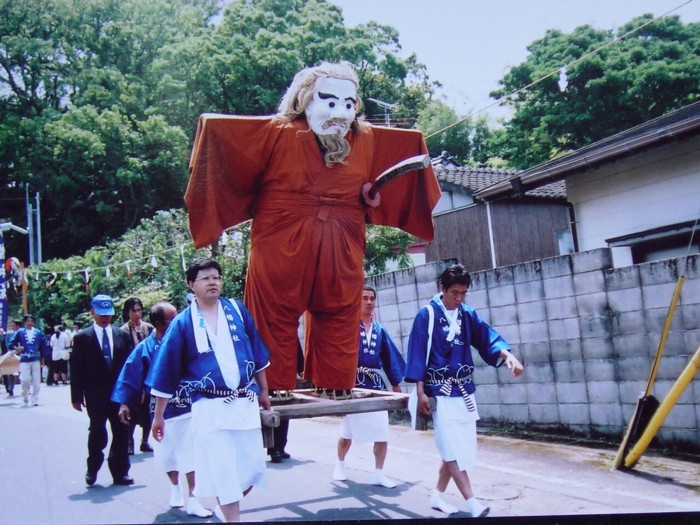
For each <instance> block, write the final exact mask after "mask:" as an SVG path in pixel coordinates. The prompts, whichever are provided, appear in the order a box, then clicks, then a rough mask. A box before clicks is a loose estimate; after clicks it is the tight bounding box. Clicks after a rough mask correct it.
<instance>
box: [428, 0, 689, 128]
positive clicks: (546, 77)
mask: <svg viewBox="0 0 700 525" xmlns="http://www.w3.org/2000/svg"><path fill="white" fill-rule="evenodd" d="M692 1H693V0H687V1H686V2H683V3H682V4H680V5H678V6H676V7H674V8H673V9H671V10H669V11H667V12H666V13H664V14H662V15H660V16H657V17H656V18H654V19H653V20H650V21H648V22H646V23H644V24H642V25H640V26H639V27H637V28H635V29H632V30H631V31H628V32H627V33H625V34H624V35H622V36H618V37H615V38H613V39H612V40H610V41H609V42H606V43H605V44H603V45H601V46H600V47H598V48H596V49H594V50H593V51H589V52H588V53H586V54H585V55H582V56H580V57H579V58H577V59H576V60H574V61H573V62H570V63H569V64H566V67H571V66H573V65H575V64H578V63H579V62H581V61H583V60H585V59H587V58H588V57H591V56H593V55H595V54H597V53H598V52H599V51H601V50H603V49H605V48H606V47H609V46H611V45H612V44H614V43H616V42H619V41H621V40H622V39H624V38H626V37H628V36H630V35H632V34H634V33H636V32H637V31H639V30H640V29H643V28H645V27H646V26H648V25H649V24H653V23H654V22H658V21H659V20H661V19H662V18H664V17H666V16H668V15H670V14H671V13H673V12H674V11H677V10H678V9H680V8H681V7H683V6H686V5H688V4H690V3H691V2H692ZM561 69H562V68H561V67H558V68H557V69H555V70H553V71H551V72H550V73H548V74H546V75H545V76H543V77H541V78H538V79H537V80H535V81H534V82H531V83H530V84H528V85H527V86H524V87H521V88H520V89H517V90H515V91H513V92H512V93H509V94H508V95H505V96H503V97H501V98H499V99H498V100H496V101H495V102H492V103H491V104H488V105H487V106H484V107H483V108H481V109H480V110H478V111H472V112H470V113H469V114H468V115H467V116H466V117H464V118H462V119H460V120H458V121H457V122H454V123H452V124H450V125H449V126H445V127H444V128H442V129H439V130H437V131H435V132H433V133H431V134H430V135H427V136H426V137H425V140H428V139H429V138H431V137H434V136H435V135H437V134H438V133H442V132H443V131H447V130H448V129H451V128H453V127H455V126H457V125H459V124H461V123H462V122H464V121H465V120H469V119H470V118H472V117H473V116H475V115H478V114H479V113H482V112H484V111H486V110H487V109H489V108H492V107H493V106H496V105H499V104H501V103H502V102H503V101H504V100H508V99H509V98H511V97H513V96H514V95H517V94H518V93H522V92H523V91H526V90H528V89H530V88H531V87H532V86H536V85H537V84H539V83H540V82H542V81H544V80H546V79H548V78H549V77H551V76H553V75H559V72H560V71H561Z"/></svg>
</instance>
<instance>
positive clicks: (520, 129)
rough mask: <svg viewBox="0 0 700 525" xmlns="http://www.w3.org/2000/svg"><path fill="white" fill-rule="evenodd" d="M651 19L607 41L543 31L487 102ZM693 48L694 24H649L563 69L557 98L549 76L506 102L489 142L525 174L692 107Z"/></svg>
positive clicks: (696, 82)
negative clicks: (500, 128)
mask: <svg viewBox="0 0 700 525" xmlns="http://www.w3.org/2000/svg"><path fill="white" fill-rule="evenodd" d="M651 20H653V19H652V17H651V15H644V16H641V17H638V18H635V19H633V20H631V21H630V22H628V23H627V24H625V25H624V26H622V27H621V28H619V30H618V31H617V32H616V33H615V34H613V33H612V32H611V31H601V30H597V29H594V28H592V27H590V26H581V27H578V28H576V29H575V30H574V31H573V33H571V34H568V35H566V34H563V33H561V32H560V31H557V30H550V31H547V33H546V35H545V36H544V38H542V39H540V40H537V41H535V42H533V43H532V44H531V45H530V46H529V47H528V50H529V51H530V55H529V56H528V58H527V60H526V61H525V62H523V63H522V64H520V65H517V66H515V67H513V68H512V69H511V70H510V71H509V72H508V73H507V74H506V76H505V77H504V78H503V79H502V80H501V82H500V83H501V85H502V86H503V88H502V89H500V90H498V91H495V92H494V93H492V94H491V95H492V96H493V97H496V98H499V97H502V96H504V95H506V94H509V93H513V92H515V91H517V90H519V89H521V88H523V87H525V86H528V85H530V84H531V83H533V82H534V81H536V80H538V79H540V78H542V77H545V76H546V75H549V74H551V73H552V72H556V71H558V70H559V68H561V67H562V66H564V65H566V64H573V62H574V61H576V60H578V59H580V58H581V57H584V56H585V55H586V54H588V53H590V52H592V51H593V50H596V49H598V48H600V47H601V46H603V45H604V44H607V43H610V42H611V41H612V40H613V39H614V38H615V37H621V36H622V35H625V34H626V33H628V32H630V31H632V30H633V29H636V28H639V27H640V26H642V25H643V24H645V23H647V22H650V21H651ZM699 44H700V24H699V23H691V24H687V25H684V24H683V23H682V22H681V21H680V19H679V18H678V17H677V16H670V17H666V18H663V19H661V20H659V21H656V22H653V23H651V24H649V25H647V26H646V27H644V28H643V29H641V30H640V31H638V32H636V33H634V34H632V35H630V36H628V37H626V38H624V39H622V40H619V41H617V42H614V43H612V44H611V45H608V46H607V47H605V48H603V49H601V50H600V51H598V52H597V53H595V54H593V55H591V56H590V57H588V58H585V59H583V60H581V61H580V62H577V63H576V64H574V65H572V66H570V67H568V68H567V75H568V87H567V88H566V90H565V91H564V92H561V91H560V90H559V87H558V85H557V79H558V75H556V74H555V75H552V76H549V77H548V78H547V79H545V80H544V81H543V82H540V83H538V84H536V85H534V86H532V87H530V88H529V89H526V90H524V91H521V92H520V93H518V94H517V95H516V96H514V97H512V98H511V99H509V100H508V101H507V102H506V103H507V104H508V105H510V106H512V107H513V109H514V110H515V114H514V116H513V118H512V119H511V120H509V121H508V122H507V123H506V124H505V130H504V133H503V134H500V135H497V136H495V137H494V138H493V143H494V144H497V145H498V147H500V148H501V156H503V157H504V158H507V159H509V162H510V163H511V164H512V165H513V166H514V167H518V168H528V167H531V166H533V165H535V164H538V163H541V162H544V161H547V160H549V159H551V158H553V157H555V156H557V155H559V154H563V153H567V152H569V151H571V150H574V149H578V148H580V147H583V146H585V145H588V144H590V143H592V142H595V141H597V140H600V139H602V138H605V137H607V136H610V135H613V134H614V133H616V132H619V131H622V130H625V129H628V128H630V127H633V126H635V125H637V124H641V123H642V122H645V121H647V120H650V119H652V118H655V117H658V116H660V115H663V114H664V113H667V112H668V111H670V110H673V109H677V108H680V107H682V106H685V105H687V104H689V103H691V102H694V101H695V100H697V99H698V96H699V95H700V57H698V53H697V50H698V46H699Z"/></svg>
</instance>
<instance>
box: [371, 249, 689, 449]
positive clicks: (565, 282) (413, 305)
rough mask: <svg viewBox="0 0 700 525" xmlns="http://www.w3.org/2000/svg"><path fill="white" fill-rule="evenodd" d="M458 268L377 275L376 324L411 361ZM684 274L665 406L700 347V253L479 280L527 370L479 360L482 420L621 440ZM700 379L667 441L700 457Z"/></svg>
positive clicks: (663, 381)
mask: <svg viewBox="0 0 700 525" xmlns="http://www.w3.org/2000/svg"><path fill="white" fill-rule="evenodd" d="M451 263H452V261H443V262H438V263H430V264H426V265H422V266H419V267H415V268H411V269H408V270H400V271H396V272H391V273H387V274H383V275H380V276H376V277H373V278H371V279H370V282H371V284H373V285H374V286H375V287H376V288H377V291H378V303H377V304H378V306H377V317H378V320H379V321H380V322H381V323H383V324H384V325H385V326H386V328H387V330H388V331H389V333H390V334H391V336H392V337H393V338H394V341H395V342H396V343H397V345H399V347H400V348H401V349H402V352H403V353H404V355H405V352H406V349H407V346H408V345H407V343H408V336H409V333H410V330H411V325H412V323H413V319H414V317H415V315H416V312H417V311H418V309H419V308H420V307H421V306H423V305H424V304H426V303H427V302H428V301H429V300H430V299H431V298H432V297H433V295H435V293H437V279H438V277H439V275H440V273H441V272H442V270H443V269H444V268H445V267H446V266H448V265H449V264H451ZM680 274H683V275H684V276H685V282H684V285H683V288H682V293H681V296H680V300H679V303H678V305H677V307H676V311H675V313H674V316H673V318H672V324H671V330H670V332H669V335H668V339H667V342H666V345H665V350H664V353H663V357H662V359H661V362H660V366H659V368H658V372H657V376H656V381H655V384H654V388H653V390H652V394H653V395H654V396H655V397H656V398H657V399H658V400H659V401H660V402H661V401H663V399H664V397H665V396H666V394H667V393H668V391H669V390H670V388H671V386H672V385H673V384H674V382H675V381H676V379H677V378H678V376H679V375H680V374H681V372H682V371H683V370H684V368H685V367H686V366H687V365H688V363H689V361H690V358H691V357H692V355H693V354H694V353H695V351H696V349H697V348H698V346H700V256H698V255H693V256H690V257H688V258H687V259H686V258H684V257H683V258H679V259H667V260H663V261H658V262H651V263H644V264H638V265H634V266H628V267H624V268H614V267H613V260H612V254H611V251H610V250H609V249H598V250H592V251H589V252H581V253H576V254H570V255H565V256H561V257H552V258H548V259H542V260H538V261H530V262H527V263H523V264H518V265H514V266H507V267H501V268H495V269H492V270H485V271H480V272H474V273H473V274H472V278H473V283H472V287H471V289H470V294H469V296H468V298H467V301H468V303H469V304H470V305H472V306H473V307H474V308H476V310H477V311H478V312H479V313H480V315H481V316H482V317H484V318H485V319H486V320H487V321H488V322H489V323H490V324H491V325H492V326H493V327H494V328H496V330H498V332H499V333H501V334H502V335H503V336H504V337H505V339H506V340H507V341H508V342H509V343H510V344H511V345H512V347H513V351H514V352H515V354H516V355H517V356H518V358H519V359H521V361H523V363H524V364H525V373H524V374H523V376H522V377H520V378H518V379H514V378H512V377H511V376H510V374H509V373H508V372H507V371H506V370H505V369H498V370H496V369H493V368H491V367H489V366H487V365H485V364H483V362H482V361H481V360H480V358H479V357H478V355H476V352H475V362H476V363H477V370H476V384H477V399H478V403H479V412H480V414H481V418H482V420H484V421H487V422H491V423H503V424H507V423H514V424H518V425H525V424H527V425H531V426H532V427H536V428H542V429H547V428H557V429H567V430H569V431H571V432H574V433H579V434H589V433H596V434H603V435H607V436H609V437H612V438H621V437H622V436H623V435H624V433H625V431H626V429H627V425H628V424H629V420H630V418H631V417H632V413H633V411H634V408H635V406H636V404H637V399H638V398H639V396H640V394H641V393H642V392H643V391H644V390H645V388H646V385H647V382H648V379H649V374H650V372H651V368H652V363H653V360H654V356H655V355H656V350H657V347H658V344H659V340H660V338H661V333H662V330H663V327H664V324H665V321H666V316H667V313H668V309H669V305H670V303H671V299H672V296H673V292H674V290H675V287H676V283H677V281H678V277H679V275H680ZM699 430H700V377H696V379H695V380H694V381H693V382H692V383H691V384H690V385H689V386H688V387H687V388H686V390H685V392H684V393H683V395H682V396H681V397H680V399H679V400H678V403H677V404H676V406H675V407H674V408H673V409H672V411H671V413H670V414H669V415H668V417H667V418H666V421H665V422H664V425H663V426H662V427H661V429H660V431H659V432H658V433H657V439H658V441H659V442H660V443H665V444H682V445H684V446H690V447H691V448H694V449H697V450H700V432H699Z"/></svg>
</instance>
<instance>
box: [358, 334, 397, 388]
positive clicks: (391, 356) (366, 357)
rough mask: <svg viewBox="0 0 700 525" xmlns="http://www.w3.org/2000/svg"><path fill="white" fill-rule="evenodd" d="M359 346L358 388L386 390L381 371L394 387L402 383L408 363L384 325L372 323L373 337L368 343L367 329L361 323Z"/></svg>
mask: <svg viewBox="0 0 700 525" xmlns="http://www.w3.org/2000/svg"><path fill="white" fill-rule="evenodd" d="M359 345H360V348H359V354H358V360H357V376H356V378H355V386H356V387H358V388H369V389H371V390H386V389H387V388H386V384H384V379H383V378H382V376H381V375H380V374H379V371H380V370H381V369H383V370H384V373H385V374H386V377H387V379H389V382H390V383H391V384H392V385H398V384H399V383H401V380H402V379H403V372H404V370H405V368H406V362H405V361H404V359H403V357H402V356H401V352H399V349H398V348H396V345H395V344H394V342H393V341H392V340H391V337H389V334H388V333H387V332H386V330H385V329H384V327H383V326H382V325H380V324H379V323H377V322H374V321H373V322H372V335H371V336H370V342H369V343H368V342H367V334H366V332H365V328H364V326H363V325H362V321H360V342H359Z"/></svg>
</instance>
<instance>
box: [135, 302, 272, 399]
mask: <svg viewBox="0 0 700 525" xmlns="http://www.w3.org/2000/svg"><path fill="white" fill-rule="evenodd" d="M219 301H220V302H221V305H222V307H223V309H224V315H225V316H226V319H227V322H228V326H229V330H230V331H231V338H232V339H233V347H234V350H235V352H236V360H237V362H238V369H239V370H240V375H241V381H240V384H239V385H238V389H236V391H234V392H232V391H231V390H230V388H229V387H228V386H227V385H226V382H225V381H224V378H223V376H222V374H221V369H220V368H219V363H218V361H217V360H216V356H215V354H214V351H213V350H211V349H209V351H205V352H202V353H200V352H199V351H198V349H197V343H196V340H195V336H194V328H193V326H192V314H191V312H190V309H191V307H187V308H186V309H185V310H183V311H182V312H180V313H179V314H178V315H177V316H176V317H175V319H173V321H172V323H171V324H170V327H169V328H168V331H167V332H166V334H165V336H164V337H163V341H162V342H161V346H160V349H159V351H158V353H157V354H156V356H155V359H154V361H153V365H152V366H151V369H150V371H149V372H148V375H147V376H146V385H147V386H148V387H149V388H151V389H152V390H157V391H159V392H176V389H177V388H178V385H180V384H182V385H184V386H185V387H186V388H188V389H189V390H190V392H191V397H192V402H193V403H196V402H197V401H198V400H199V399H202V398H203V397H228V396H230V395H236V396H244V395H249V394H251V393H255V394H258V395H259V394H260V389H259V387H258V385H257V383H255V381H254V379H255V373H256V372H258V371H260V370H262V369H264V368H266V367H267V366H268V364H269V358H270V351H269V350H268V349H267V346H265V343H264V342H263V341H262V338H261V337H260V335H259V334H258V330H257V329H256V328H255V323H254V321H253V318H252V316H251V315H250V312H249V311H248V310H247V309H246V308H245V306H243V303H241V302H240V301H237V300H236V304H237V305H238V311H240V315H239V314H238V311H237V310H236V307H235V306H234V305H233V304H231V302H230V301H229V300H228V299H224V298H223V297H222V298H220V299H219Z"/></svg>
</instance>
